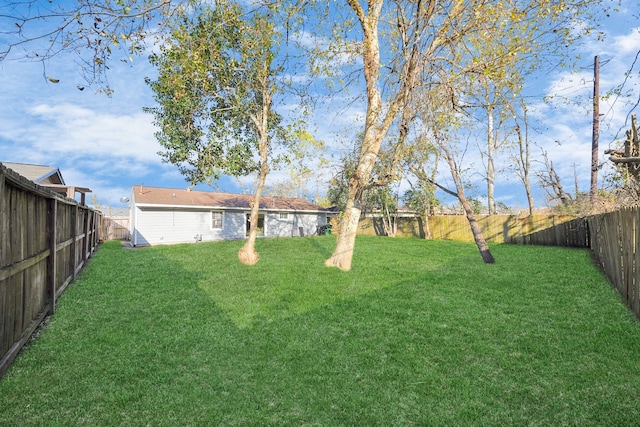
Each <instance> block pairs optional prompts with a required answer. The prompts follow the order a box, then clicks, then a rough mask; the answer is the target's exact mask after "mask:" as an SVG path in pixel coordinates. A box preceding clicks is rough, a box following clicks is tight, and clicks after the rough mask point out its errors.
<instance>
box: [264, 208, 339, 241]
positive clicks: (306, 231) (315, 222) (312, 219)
mask: <svg viewBox="0 0 640 427" xmlns="http://www.w3.org/2000/svg"><path fill="white" fill-rule="evenodd" d="M326 223H327V217H326V214H314V213H299V212H298V213H296V212H287V218H280V212H270V213H267V214H266V215H265V236H269V237H289V236H300V229H301V228H302V235H304V236H308V235H311V234H315V232H316V229H317V227H318V226H319V225H324V224H326Z"/></svg>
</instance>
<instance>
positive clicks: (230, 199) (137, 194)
mask: <svg viewBox="0 0 640 427" xmlns="http://www.w3.org/2000/svg"><path fill="white" fill-rule="evenodd" d="M133 196H134V198H135V202H136V205H153V206H184V207H188V206H191V207H208V208H220V209H230V208H239V209H251V205H250V202H251V199H252V198H253V196H251V195H249V194H231V193H213V192H207V191H194V190H188V189H187V190H185V189H177V188H158V187H147V186H142V185H138V186H134V187H133ZM260 209H264V210H278V211H316V212H318V211H325V209H324V208H323V207H322V206H319V205H316V204H315V203H311V202H308V201H306V200H303V199H294V198H289V197H266V196H263V197H261V198H260Z"/></svg>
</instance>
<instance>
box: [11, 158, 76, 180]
mask: <svg viewBox="0 0 640 427" xmlns="http://www.w3.org/2000/svg"><path fill="white" fill-rule="evenodd" d="M2 164H3V165H5V166H6V167H8V168H9V169H13V171H14V172H17V173H19V174H20V175H22V176H24V177H25V178H27V179H28V180H30V181H33V182H35V183H36V184H59V185H64V180H63V179H62V174H61V173H60V169H58V168H57V167H56V166H44V165H31V164H27V163H12V162H2Z"/></svg>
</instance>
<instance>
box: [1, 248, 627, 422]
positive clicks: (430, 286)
mask: <svg viewBox="0 0 640 427" xmlns="http://www.w3.org/2000/svg"><path fill="white" fill-rule="evenodd" d="M242 244H243V242H238V241H236V242H219V243H206V244H195V245H179V246H166V247H154V248H141V249H135V250H131V249H123V248H121V247H120V245H119V243H117V242H108V243H106V244H105V245H103V246H102V247H101V248H100V249H99V250H98V252H97V253H96V254H95V256H94V258H93V259H92V260H91V261H90V263H89V265H88V267H87V268H86V269H85V271H84V272H83V274H82V275H81V276H80V277H79V279H78V280H77V281H76V282H74V283H73V284H72V285H71V286H70V287H69V289H68V290H67V291H66V292H65V294H64V295H63V296H62V298H61V299H60V300H59V302H58V310H57V312H56V315H55V316H54V317H53V318H52V319H51V321H50V323H49V324H48V326H47V327H46V328H45V329H44V330H43V331H42V333H41V334H40V336H39V337H38V338H37V339H36V340H35V341H34V342H33V343H32V344H31V345H30V347H28V348H27V349H26V350H24V351H23V352H22V353H21V354H20V356H19V357H18V358H17V359H16V361H15V362H14V364H13V366H12V367H11V369H10V370H9V371H8V373H7V375H6V376H5V377H4V378H3V379H2V380H0V425H2V426H5V425H6V426H25V425H42V426H55V425H60V426H73V425H89V426H112V425H113V426H121V425H131V426H140V425H150V426H205V425H207V426H208V425H216V426H217V425H230V426H268V425H277V426H282V425H285V426H303V425H317V426H341V425H344V426H355V425H358V426H359V425H362V426H375V425H379V426H393V425H403V426H404V425H420V426H425V425H428V426H459V425H463V426H467V425H486V426H498V425H499V426H503V425H517V426H521V425H539V426H550V425H553V426H558V425H575V426H590V425H591V426H603V425H607V426H638V424H639V423H640V323H639V322H638V321H636V320H635V319H634V318H633V317H632V316H631V315H630V314H629V313H628V311H627V310H626V308H625V307H624V306H623V305H622V303H621V302H620V299H619V297H618V296H617V294H616V293H615V291H613V290H612V289H611V287H610V285H609V284H608V282H607V281H606V279H605V278H604V276H603V275H602V274H601V273H600V272H599V271H598V269H597V268H596V267H595V266H594V264H593V262H592V260H591V257H590V253H589V252H588V251H586V250H575V249H563V248H551V247H534V246H514V245H495V246H492V252H493V254H494V256H495V258H496V264H495V265H485V264H483V263H482V260H481V258H480V255H479V254H478V252H477V249H476V248H475V246H474V245H473V244H468V243H459V242H452V241H424V240H418V239H391V238H383V237H358V241H357V246H356V253H355V257H354V264H353V265H354V267H353V269H352V271H351V272H349V273H344V272H341V271H339V270H336V269H329V268H326V267H324V264H323V263H324V260H325V259H326V258H327V257H328V256H329V255H330V254H331V252H332V250H333V247H334V245H335V240H334V238H333V237H332V236H329V237H327V236H323V237H309V238H288V239H269V240H259V241H258V245H257V250H258V251H259V252H260V255H261V259H260V262H259V263H258V264H257V265H255V266H253V267H246V266H243V265H241V264H239V262H238V261H237V256H236V253H237V251H238V249H239V248H240V247H241V245H242Z"/></svg>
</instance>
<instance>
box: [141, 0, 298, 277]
mask: <svg viewBox="0 0 640 427" xmlns="http://www.w3.org/2000/svg"><path fill="white" fill-rule="evenodd" d="M187 12H188V13H185V14H181V15H180V16H179V17H178V19H177V20H176V21H175V22H174V23H173V24H172V32H171V37H170V38H169V39H167V40H166V42H165V44H163V45H162V46H161V51H160V53H159V54H154V55H152V56H151V63H152V64H154V65H155V66H156V67H157V68H158V71H159V76H158V80H157V81H150V80H149V81H148V83H149V84H150V86H151V88H152V89H153V91H154V92H155V98H156V101H157V102H158V104H159V105H158V106H157V107H153V108H148V109H147V111H148V112H150V113H152V114H154V116H155V121H156V124H157V125H158V126H159V127H160V131H159V132H158V133H157V137H158V140H159V142H160V144H161V145H162V146H163V147H164V149H165V151H163V152H162V153H161V155H162V156H163V158H164V160H165V161H167V162H170V163H173V164H175V165H177V166H178V167H179V168H180V171H181V172H182V173H183V174H184V175H185V176H186V177H187V179H188V180H189V181H190V182H191V183H192V184H195V183H198V182H203V181H207V180H212V179H217V178H218V177H219V176H220V175H221V174H223V173H224V174H228V175H233V176H242V175H247V174H249V173H252V172H256V173H257V180H256V189H255V192H254V193H253V197H252V201H251V213H250V217H249V223H250V230H249V238H248V239H247V242H246V244H245V245H244V247H243V248H242V249H241V250H240V252H239V254H238V255H239V258H240V260H241V261H242V262H244V263H246V264H255V263H256V262H257V261H258V259H259V256H258V253H257V252H256V251H255V240H256V237H257V232H258V211H259V208H260V197H261V195H262V190H263V188H264V185H265V181H266V177H267V174H268V173H269V167H270V161H271V160H272V159H271V157H270V156H271V154H272V151H273V149H274V144H276V143H286V141H287V132H286V130H285V128H284V127H283V126H282V123H281V121H282V118H281V117H280V116H279V115H278V114H276V113H275V112H274V111H273V102H274V96H275V95H276V94H277V93H278V91H279V90H281V88H280V87H279V86H278V80H277V79H276V77H277V75H278V74H279V73H280V72H281V68H279V67H277V66H275V65H274V63H275V57H276V54H277V47H278V46H277V33H276V30H275V26H274V24H273V23H272V22H271V21H270V19H269V15H267V14H263V13H260V11H253V12H251V13H247V12H245V11H243V10H242V8H241V7H240V5H238V4H237V3H235V2H232V1H227V0H216V1H215V2H214V3H213V5H212V6H208V5H203V6H201V7H198V8H195V9H191V10H188V11H187Z"/></svg>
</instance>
